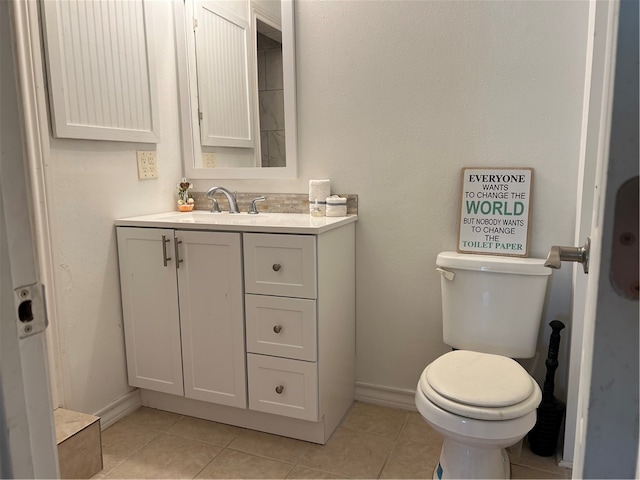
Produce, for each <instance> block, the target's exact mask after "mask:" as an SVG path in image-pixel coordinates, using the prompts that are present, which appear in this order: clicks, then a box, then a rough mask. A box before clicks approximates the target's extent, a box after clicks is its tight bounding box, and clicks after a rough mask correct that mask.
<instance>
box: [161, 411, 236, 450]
mask: <svg viewBox="0 0 640 480" xmlns="http://www.w3.org/2000/svg"><path fill="white" fill-rule="evenodd" d="M242 430H243V429H242V428H239V427H234V426H231V425H225V424H224V423H217V422H210V421H209V420H202V419H200V418H194V417H182V418H181V419H180V420H178V421H177V422H176V423H174V424H173V425H172V426H171V427H170V428H169V429H168V430H167V433H173V434H175V435H181V436H183V437H189V438H193V439H195V440H200V441H202V442H207V443H212V444H214V445H219V446H221V447H226V446H227V445H229V443H231V441H232V440H233V439H234V438H236V437H237V436H238V435H240V433H241V432H242Z"/></svg>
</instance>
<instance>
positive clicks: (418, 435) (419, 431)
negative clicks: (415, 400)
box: [398, 412, 443, 449]
mask: <svg viewBox="0 0 640 480" xmlns="http://www.w3.org/2000/svg"><path fill="white" fill-rule="evenodd" d="M398 441H399V442H413V443H424V444H426V445H431V446H435V447H437V448H438V449H440V448H441V447H442V441H443V439H442V435H440V434H439V433H438V432H436V431H435V430H434V429H433V428H431V427H430V426H429V424H427V422H425V421H424V418H422V415H420V414H419V413H418V412H409V413H408V415H407V422H406V423H405V426H404V428H403V429H402V432H400V436H399V437H398Z"/></svg>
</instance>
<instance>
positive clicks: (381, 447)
mask: <svg viewBox="0 0 640 480" xmlns="http://www.w3.org/2000/svg"><path fill="white" fill-rule="evenodd" d="M393 443H394V442H393V440H391V439H389V438H385V437H381V436H379V435H372V434H369V433H364V432H357V431H355V430H350V429H348V428H343V427H339V428H338V429H337V430H336V431H335V432H334V434H333V436H332V437H331V438H330V439H329V441H328V442H327V444H326V445H310V446H309V448H308V449H307V451H306V452H305V453H304V455H303V456H302V458H301V459H300V461H299V462H298V465H300V466H305V467H309V468H313V469H316V470H322V471H323V472H328V473H333V474H334V475H340V476H346V477H351V478H377V477H378V474H379V473H380V471H381V469H382V466H383V465H384V462H385V460H386V459H387V456H388V454H389V452H390V451H391V448H392V447H393Z"/></svg>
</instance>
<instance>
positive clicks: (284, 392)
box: [247, 353, 318, 422]
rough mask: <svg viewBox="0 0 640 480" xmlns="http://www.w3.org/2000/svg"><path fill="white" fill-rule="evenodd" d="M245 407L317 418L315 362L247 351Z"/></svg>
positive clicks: (316, 371)
mask: <svg viewBox="0 0 640 480" xmlns="http://www.w3.org/2000/svg"><path fill="white" fill-rule="evenodd" d="M247 371H248V372H247V373H248V377H249V378H248V380H249V382H248V383H249V409H251V410H256V411H259V412H266V413H274V414H276V415H284V416H286V417H291V418H299V419H301V420H309V421H312V422H317V421H318V365H317V364H316V363H315V362H303V361H300V360H290V359H288V358H278V357H269V356H266V355H256V354H253V353H250V354H248V355H247Z"/></svg>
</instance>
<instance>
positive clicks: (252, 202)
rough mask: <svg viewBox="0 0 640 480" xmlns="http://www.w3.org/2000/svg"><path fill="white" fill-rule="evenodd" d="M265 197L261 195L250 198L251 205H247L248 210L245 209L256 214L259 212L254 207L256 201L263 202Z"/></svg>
mask: <svg viewBox="0 0 640 480" xmlns="http://www.w3.org/2000/svg"><path fill="white" fill-rule="evenodd" d="M266 199H267V197H265V196H262V197H258V198H254V199H253V200H251V205H249V210H248V211H247V213H248V214H249V215H257V214H258V213H260V212H258V208H257V207H256V202H264V201H265V200H266Z"/></svg>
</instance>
